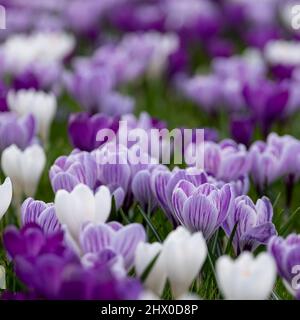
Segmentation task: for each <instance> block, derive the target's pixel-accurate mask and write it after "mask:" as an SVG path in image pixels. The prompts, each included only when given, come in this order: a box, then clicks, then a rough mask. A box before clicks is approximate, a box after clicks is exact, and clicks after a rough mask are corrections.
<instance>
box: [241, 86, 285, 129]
mask: <svg viewBox="0 0 300 320" xmlns="http://www.w3.org/2000/svg"><path fill="white" fill-rule="evenodd" d="M243 94H244V98H245V101H246V104H247V106H248V108H249V110H250V112H251V113H252V114H253V117H254V119H255V120H256V121H257V122H258V123H259V124H260V126H261V128H262V131H263V134H265V135H266V134H268V132H269V130H270V128H271V126H272V124H273V122H274V121H275V120H279V119H281V118H282V117H283V114H284V110H285V107H286V106H287V103H288V98H289V91H288V89H287V88H286V87H285V86H283V85H282V84H280V83H273V82H270V81H268V80H260V81H256V82H253V83H251V84H250V83H248V84H246V85H245V86H244V89H243Z"/></svg>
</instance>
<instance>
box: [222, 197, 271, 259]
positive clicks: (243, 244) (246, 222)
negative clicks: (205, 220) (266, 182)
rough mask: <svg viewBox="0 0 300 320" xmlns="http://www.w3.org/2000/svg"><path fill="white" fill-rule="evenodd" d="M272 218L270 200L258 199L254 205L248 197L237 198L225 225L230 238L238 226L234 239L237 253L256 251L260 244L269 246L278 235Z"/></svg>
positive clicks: (224, 227)
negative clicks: (272, 238) (270, 240)
mask: <svg viewBox="0 0 300 320" xmlns="http://www.w3.org/2000/svg"><path fill="white" fill-rule="evenodd" d="M272 218H273V208H272V204H271V202H270V200H269V199H268V198H266V197H263V198H261V199H258V200H257V202H256V205H254V203H253V201H252V200H251V199H250V198H249V197H248V196H240V197H237V198H236V199H235V200H234V202H233V210H232V211H231V212H230V213H229V215H228V217H227V219H226V220H225V222H224V223H223V229H224V230H225V232H226V235H227V236H228V237H230V236H231V234H232V232H233V230H234V228H235V225H236V224H237V227H236V231H235V234H234V237H233V247H234V249H235V252H236V253H237V254H239V253H240V252H242V251H244V250H248V251H254V250H255V249H256V248H257V247H258V246H259V245H260V244H267V243H268V240H269V239H270V238H271V237H272V236H274V235H276V234H277V232H276V229H275V226H274V224H273V223H272Z"/></svg>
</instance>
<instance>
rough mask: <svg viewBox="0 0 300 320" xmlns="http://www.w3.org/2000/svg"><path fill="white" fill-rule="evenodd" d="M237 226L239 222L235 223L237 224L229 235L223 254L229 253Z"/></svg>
mask: <svg viewBox="0 0 300 320" xmlns="http://www.w3.org/2000/svg"><path fill="white" fill-rule="evenodd" d="M238 224H239V222H237V223H236V224H235V225H234V227H233V229H232V232H231V234H230V237H229V240H228V242H227V246H226V249H225V254H229V253H230V251H231V248H232V241H233V237H234V235H235V233H236V229H237V226H238Z"/></svg>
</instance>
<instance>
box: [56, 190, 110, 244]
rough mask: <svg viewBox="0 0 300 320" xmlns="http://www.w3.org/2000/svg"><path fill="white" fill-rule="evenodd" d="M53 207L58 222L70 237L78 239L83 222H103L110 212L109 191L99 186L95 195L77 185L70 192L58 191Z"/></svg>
mask: <svg viewBox="0 0 300 320" xmlns="http://www.w3.org/2000/svg"><path fill="white" fill-rule="evenodd" d="M54 206H55V210H56V215H57V218H58V220H59V222H60V223H61V224H63V225H66V226H67V228H68V230H69V231H70V233H71V235H72V236H73V237H74V238H75V239H78V235H79V232H80V228H81V226H82V224H83V223H84V222H87V221H90V222H105V221H106V220H107V218H108V216H109V214H110V210H111V194H110V192H109V189H108V188H107V187H105V186H101V187H100V188H99V189H98V191H97V192H96V194H95V195H94V194H93V191H92V190H91V189H90V188H89V187H88V186H86V185H84V184H78V185H77V186H76V187H75V188H74V189H73V191H72V192H68V191H66V190H59V191H58V192H57V193H56V195H55V200H54Z"/></svg>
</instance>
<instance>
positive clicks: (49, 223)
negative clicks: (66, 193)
mask: <svg viewBox="0 0 300 320" xmlns="http://www.w3.org/2000/svg"><path fill="white" fill-rule="evenodd" d="M21 219H22V225H23V226H25V225H28V224H32V223H35V224H37V225H39V226H40V227H41V228H42V230H43V232H44V233H45V234H51V233H57V232H58V231H59V230H60V229H61V226H60V223H59V221H58V219H57V217H56V214H55V209H54V205H53V203H45V202H43V201H37V200H34V199H32V198H28V199H26V200H25V201H24V202H23V204H22V207H21Z"/></svg>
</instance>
